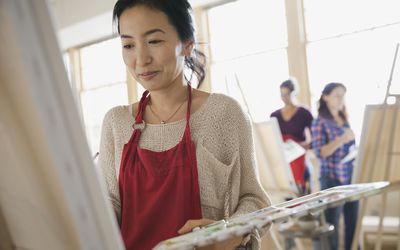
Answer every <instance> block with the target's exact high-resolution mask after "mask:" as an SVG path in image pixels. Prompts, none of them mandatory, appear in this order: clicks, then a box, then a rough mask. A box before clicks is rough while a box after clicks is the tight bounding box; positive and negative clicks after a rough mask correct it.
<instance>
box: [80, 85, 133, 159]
mask: <svg viewBox="0 0 400 250" xmlns="http://www.w3.org/2000/svg"><path fill="white" fill-rule="evenodd" d="M81 103H82V112H83V118H84V122H85V127H86V133H87V137H88V140H89V143H90V147H91V149H92V152H93V153H94V152H97V151H98V148H99V141H100V128H101V124H102V122H103V118H104V115H105V114H106V112H107V111H108V110H109V109H110V108H112V107H115V106H118V105H126V104H128V97H127V88H126V84H125V83H120V84H115V85H110V86H107V87H102V88H98V89H94V90H90V91H85V92H82V93H81Z"/></svg>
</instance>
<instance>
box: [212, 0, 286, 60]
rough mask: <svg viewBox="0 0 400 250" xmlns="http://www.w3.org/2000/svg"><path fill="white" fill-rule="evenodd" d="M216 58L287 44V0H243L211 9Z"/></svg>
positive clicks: (213, 49) (213, 56)
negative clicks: (285, 6)
mask: <svg viewBox="0 0 400 250" xmlns="http://www.w3.org/2000/svg"><path fill="white" fill-rule="evenodd" d="M208 19H209V29H210V45H211V47H210V49H211V53H212V59H213V61H218V60H224V59H228V58H235V57H238V56H243V55H248V54H253V53H257V52H260V51H266V50H270V49H276V48H283V47H286V46H287V35H286V19H285V8H284V1H280V0H273V1H265V0H243V1H235V2H232V3H229V4H224V5H221V6H218V7H215V8H212V9H210V10H209V12H208Z"/></svg>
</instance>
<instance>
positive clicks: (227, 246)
mask: <svg viewBox="0 0 400 250" xmlns="http://www.w3.org/2000/svg"><path fill="white" fill-rule="evenodd" d="M214 222H215V221H214V220H210V219H206V218H203V219H200V220H188V221H187V222H186V223H185V225H183V227H181V229H179V230H178V233H179V234H185V233H190V232H192V230H193V229H194V228H196V227H203V226H206V225H209V224H211V223H214ZM242 240H243V237H242V236H235V237H233V238H229V239H227V240H224V241H221V242H217V243H215V244H212V245H209V246H205V247H200V248H198V249H199V250H231V249H235V248H236V247H237V246H239V245H240V243H241V242H242Z"/></svg>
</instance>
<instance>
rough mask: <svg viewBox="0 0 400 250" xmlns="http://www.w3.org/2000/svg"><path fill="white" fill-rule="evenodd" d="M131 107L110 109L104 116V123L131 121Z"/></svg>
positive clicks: (120, 106)
mask: <svg viewBox="0 0 400 250" xmlns="http://www.w3.org/2000/svg"><path fill="white" fill-rule="evenodd" d="M131 106H132V105H119V106H115V107H112V108H110V109H109V110H108V111H107V112H106V114H105V115H104V120H103V122H104V123H113V122H114V121H116V120H118V121H120V120H123V119H129V118H130V117H131V112H130V110H131Z"/></svg>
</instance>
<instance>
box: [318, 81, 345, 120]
mask: <svg viewBox="0 0 400 250" xmlns="http://www.w3.org/2000/svg"><path fill="white" fill-rule="evenodd" d="M339 87H340V88H343V89H344V90H345V91H346V87H345V86H344V85H343V84H342V83H337V82H331V83H328V84H327V85H325V87H324V89H323V90H322V93H321V97H320V98H319V101H318V115H319V116H322V117H324V118H327V119H331V120H333V116H332V114H331V112H330V111H329V108H328V105H327V104H326V102H325V100H324V98H323V96H326V95H329V94H330V93H331V92H332V91H333V90H334V89H336V88H339ZM339 116H340V117H341V118H342V119H343V120H344V122H345V123H347V122H348V120H347V113H346V106H344V107H343V109H342V110H340V111H339Z"/></svg>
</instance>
